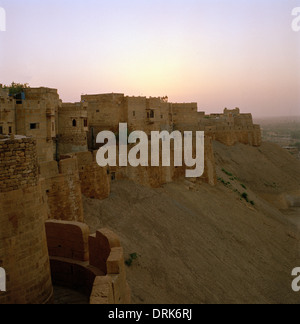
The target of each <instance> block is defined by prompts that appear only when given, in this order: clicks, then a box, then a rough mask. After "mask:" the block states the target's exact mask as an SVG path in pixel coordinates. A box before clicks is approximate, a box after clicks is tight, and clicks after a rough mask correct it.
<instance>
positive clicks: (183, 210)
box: [84, 143, 300, 304]
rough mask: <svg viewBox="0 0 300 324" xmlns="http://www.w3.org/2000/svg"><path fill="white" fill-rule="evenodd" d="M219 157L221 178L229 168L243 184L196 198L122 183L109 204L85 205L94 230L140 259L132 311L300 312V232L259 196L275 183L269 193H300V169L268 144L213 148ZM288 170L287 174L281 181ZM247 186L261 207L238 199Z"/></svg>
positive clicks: (133, 271)
mask: <svg viewBox="0 0 300 324" xmlns="http://www.w3.org/2000/svg"><path fill="white" fill-rule="evenodd" d="M215 150H216V160H217V163H218V175H219V177H220V176H222V177H224V178H226V176H227V175H224V172H223V171H222V168H226V170H228V171H230V172H232V173H234V174H235V175H236V177H238V178H239V180H234V181H231V182H232V183H231V184H230V186H227V187H226V186H224V185H223V184H222V183H219V184H218V185H217V186H216V187H211V186H209V185H206V184H203V185H201V186H200V187H199V189H198V191H189V190H187V188H186V186H185V185H184V183H174V184H170V185H167V186H165V187H164V188H161V189H149V188H145V187H141V186H137V185H135V184H134V183H132V182H130V181H118V182H115V183H113V185H112V193H111V196H110V198H109V199H106V200H104V201H97V200H91V199H86V198H84V208H85V215H86V221H87V223H88V224H89V225H90V226H91V228H92V230H95V229H96V228H99V227H103V226H104V227H109V228H111V229H113V230H114V231H115V232H117V233H118V234H119V235H120V238H121V240H122V244H123V246H124V248H125V253H126V255H129V254H130V253H137V254H138V259H137V260H135V261H133V264H132V266H131V267H128V268H127V270H128V280H129V283H130V286H131V288H132V294H133V302H134V303H167V304H169V303H300V295H299V293H298V294H296V293H294V292H293V291H292V290H291V282H292V277H291V272H292V269H293V268H295V267H296V266H300V257H299V256H300V244H299V235H298V232H297V229H296V227H295V226H294V225H292V223H290V222H289V221H288V219H287V218H286V217H285V216H284V215H283V214H282V213H281V212H280V211H279V210H277V209H276V208H275V207H273V206H272V205H270V204H269V203H266V202H265V201H264V200H263V199H262V198H260V195H259V194H258V191H259V189H260V188H261V185H262V183H265V182H266V181H269V182H270V183H272V184H273V182H276V188H275V187H272V188H271V187H270V188H268V190H271V189H272V190H277V191H279V190H282V191H287V190H290V189H292V190H294V189H297V183H298V184H299V179H300V173H299V172H300V168H299V163H298V162H297V163H294V162H293V161H291V162H289V161H287V162H286V159H287V157H286V156H285V152H282V150H281V149H278V148H277V147H276V148H274V147H273V146H272V147H269V145H268V144H266V145H265V144H264V145H263V146H262V147H261V148H252V147H248V146H244V145H237V146H235V147H233V148H227V147H225V146H223V145H221V144H219V143H215ZM272 152H273V153H274V152H275V153H274V154H275V155H274V154H273V153H272ZM239 153H242V154H239ZM241 155H242V156H243V158H242V159H241V158H240V157H241ZM278 155H279V156H281V158H280V157H278ZM278 163H279V164H280V165H278V166H276V165H277V164H278ZM282 163H286V164H287V167H286V168H285V169H286V170H287V171H285V172H284V174H285V175H283V174H281V173H280V174H279V176H278V172H279V171H278V169H281V170H283V168H282V165H281V164H282ZM273 168H274V169H273ZM266 170H273V171H272V172H275V173H274V174H272V173H271V171H270V172H267V173H266ZM248 174H250V175H248ZM288 174H289V175H290V178H288V181H290V182H291V183H290V185H289V184H288V183H286V182H284V181H283V177H284V176H285V177H286V176H287V175H288ZM274 179H275V180H274ZM241 181H242V182H243V185H245V186H246V187H247V193H248V195H249V198H251V200H253V201H254V202H255V205H254V206H252V205H251V204H249V203H247V202H246V201H245V200H243V199H242V200H241V198H240V195H239V194H238V193H237V192H235V189H236V188H239V186H240V182H241ZM282 181H283V182H282ZM281 183H282V188H281V189H280V185H281ZM251 189H252V190H251ZM243 190H244V188H242V190H241V191H243ZM244 191H245V190H244Z"/></svg>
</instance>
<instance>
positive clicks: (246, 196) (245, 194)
mask: <svg viewBox="0 0 300 324" xmlns="http://www.w3.org/2000/svg"><path fill="white" fill-rule="evenodd" d="M241 197H242V198H243V199H245V200H246V201H247V202H249V199H248V194H247V193H246V192H243V193H242V194H241Z"/></svg>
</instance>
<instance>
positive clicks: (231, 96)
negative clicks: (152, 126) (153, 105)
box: [0, 0, 300, 116]
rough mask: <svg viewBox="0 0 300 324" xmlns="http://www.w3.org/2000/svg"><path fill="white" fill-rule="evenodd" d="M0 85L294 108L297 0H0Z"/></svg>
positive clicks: (299, 103) (296, 111)
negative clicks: (2, 28) (1, 19)
mask: <svg viewBox="0 0 300 324" xmlns="http://www.w3.org/2000/svg"><path fill="white" fill-rule="evenodd" d="M0 7H2V8H4V9H5V11H6V20H7V27H6V29H7V31H6V32H0V83H4V84H9V83H11V82H12V81H15V82H22V83H29V84H30V85H31V86H34V87H35V86H47V87H52V88H56V89H58V91H59V94H60V97H61V99H63V101H70V102H75V101H79V100H80V95H81V94H85V93H109V92H116V93H125V94H126V95H135V96H139V95H143V96H165V95H168V96H169V101H171V102H197V103H198V108H199V110H202V111H207V112H220V111H222V109H223V108H224V107H228V108H234V107H240V108H241V110H242V111H244V112H251V113H253V114H254V116H266V115H272V116H278V115H300V32H294V31H293V30H292V28H291V23H292V20H293V19H294V17H293V16H292V10H293V8H295V7H300V0H247V1H245V0H98V1H96V0H84V1H83V0H72V1H71V0H42V1H41V0H7V1H6V0H0Z"/></svg>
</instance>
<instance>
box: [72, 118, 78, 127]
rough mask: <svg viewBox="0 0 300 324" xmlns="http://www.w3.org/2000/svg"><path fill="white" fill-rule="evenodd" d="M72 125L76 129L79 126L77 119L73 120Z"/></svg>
mask: <svg viewBox="0 0 300 324" xmlns="http://www.w3.org/2000/svg"><path fill="white" fill-rule="evenodd" d="M72 125H73V127H76V126H77V122H76V119H73V122H72Z"/></svg>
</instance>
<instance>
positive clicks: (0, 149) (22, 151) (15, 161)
mask: <svg viewBox="0 0 300 324" xmlns="http://www.w3.org/2000/svg"><path fill="white" fill-rule="evenodd" d="M0 170H1V174H0V192H8V191H12V190H18V189H24V188H28V187H33V186H36V185H37V182H38V164H37V151H36V142H35V140H34V139H32V138H26V137H22V136H17V137H16V139H12V138H11V137H4V138H2V139H0Z"/></svg>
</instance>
